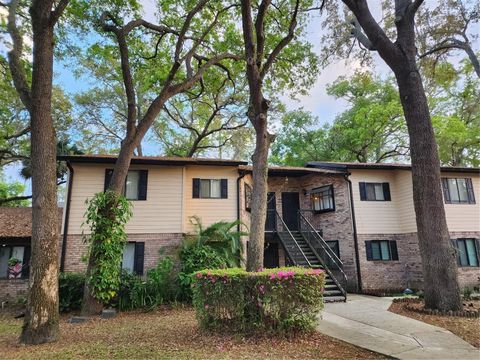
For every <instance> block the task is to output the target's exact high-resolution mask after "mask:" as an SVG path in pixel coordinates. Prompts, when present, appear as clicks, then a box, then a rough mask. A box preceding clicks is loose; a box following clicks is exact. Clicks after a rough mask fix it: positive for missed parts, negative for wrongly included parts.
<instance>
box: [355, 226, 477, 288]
mask: <svg viewBox="0 0 480 360" xmlns="http://www.w3.org/2000/svg"><path fill="white" fill-rule="evenodd" d="M450 237H451V238H452V239H456V238H464V237H471V238H477V239H478V238H480V233H478V232H451V233H450ZM369 240H395V241H396V243H397V249H398V261H367V257H366V249H365V241H369ZM358 241H359V244H358V245H359V257H360V266H361V275H362V288H363V290H364V291H365V292H378V291H380V292H383V291H386V292H396V291H400V292H401V291H403V290H405V289H406V288H407V287H409V288H411V289H421V288H422V286H423V275H422V262H421V258H420V250H419V247H418V238H417V233H410V234H369V235H365V234H362V235H358ZM479 277H480V268H478V267H459V268H458V280H459V283H460V288H465V287H473V286H479V285H480V279H479Z"/></svg>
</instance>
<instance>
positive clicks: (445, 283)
mask: <svg viewBox="0 0 480 360" xmlns="http://www.w3.org/2000/svg"><path fill="white" fill-rule="evenodd" d="M396 78H397V82H398V86H399V90H400V97H401V102H402V106H403V111H404V113H405V119H406V121H407V127H408V133H409V136H410V156H411V159H412V180H413V202H414V206H415V215H416V222H417V231H418V241H419V247H420V256H421V258H422V267H423V278H424V279H423V280H424V290H425V306H426V307H427V308H431V309H442V310H458V309H459V308H461V299H460V289H459V286H458V276H457V261H456V253H455V249H454V248H453V246H452V244H451V241H450V236H449V232H448V227H447V221H446V217H445V208H444V204H443V198H442V189H441V178H440V161H439V158H438V150H437V144H436V141H435V134H434V131H433V126H432V122H431V119H430V112H429V109H428V104H427V98H426V96H425V90H424V88H423V84H422V80H421V77H420V74H419V73H418V71H402V72H401V73H397V74H396Z"/></svg>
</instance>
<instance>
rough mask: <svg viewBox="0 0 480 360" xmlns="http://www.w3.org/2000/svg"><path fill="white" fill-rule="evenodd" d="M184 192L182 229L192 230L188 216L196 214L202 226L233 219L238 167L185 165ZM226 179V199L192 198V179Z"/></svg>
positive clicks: (235, 213)
mask: <svg viewBox="0 0 480 360" xmlns="http://www.w3.org/2000/svg"><path fill="white" fill-rule="evenodd" d="M185 172H186V176H185V192H184V203H185V212H184V229H185V232H192V231H193V230H194V227H193V226H192V224H191V223H190V217H192V216H198V217H199V218H200V219H201V221H202V224H203V225H204V226H208V225H211V224H213V223H215V222H217V221H221V220H225V221H235V220H236V219H237V179H238V176H239V175H238V169H237V168H236V167H235V166H187V167H186V168H185ZM194 178H200V179H227V180H228V198H227V199H194V198H193V193H192V191H193V179H194Z"/></svg>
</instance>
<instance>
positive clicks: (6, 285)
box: [0, 279, 28, 302]
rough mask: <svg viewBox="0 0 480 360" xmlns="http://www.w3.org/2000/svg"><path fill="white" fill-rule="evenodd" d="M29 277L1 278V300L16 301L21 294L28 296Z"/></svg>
mask: <svg viewBox="0 0 480 360" xmlns="http://www.w3.org/2000/svg"><path fill="white" fill-rule="evenodd" d="M27 290H28V279H0V302H1V301H15V300H17V299H18V298H19V297H20V296H26V295H27Z"/></svg>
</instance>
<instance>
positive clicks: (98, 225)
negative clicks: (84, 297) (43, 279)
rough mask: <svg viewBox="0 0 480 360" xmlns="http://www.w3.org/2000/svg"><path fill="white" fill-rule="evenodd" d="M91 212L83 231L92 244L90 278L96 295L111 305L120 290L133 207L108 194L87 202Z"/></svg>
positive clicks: (107, 192) (90, 244)
mask: <svg viewBox="0 0 480 360" xmlns="http://www.w3.org/2000/svg"><path fill="white" fill-rule="evenodd" d="M85 204H86V205H87V211H86V212H85V214H84V218H85V221H84V222H83V223H82V228H84V227H87V226H88V227H89V229H90V234H85V233H83V231H82V237H83V239H84V241H85V242H86V243H87V244H88V256H89V257H91V258H93V259H94V265H93V266H92V268H91V269H90V270H89V273H88V274H87V281H88V284H89V287H90V290H91V292H92V295H93V296H94V297H95V298H96V299H98V300H99V301H101V302H102V303H104V304H111V303H112V301H113V300H114V299H115V297H116V296H117V295H118V294H117V293H118V291H119V288H120V272H121V267H120V265H121V263H122V256H123V251H124V249H125V244H126V242H127V234H126V232H125V226H126V224H127V222H128V220H129V219H130V218H131V217H132V214H133V213H132V204H131V203H130V202H129V201H128V200H127V199H126V198H125V197H124V196H118V195H117V194H115V192H113V191H111V190H107V191H105V192H101V193H97V194H95V195H94V197H93V198H92V199H87V200H86V201H85Z"/></svg>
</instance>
